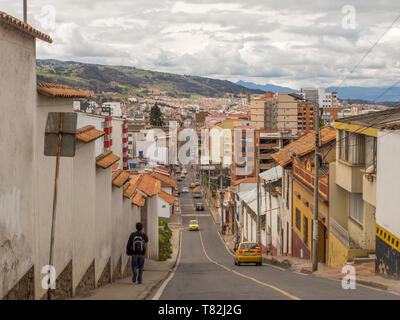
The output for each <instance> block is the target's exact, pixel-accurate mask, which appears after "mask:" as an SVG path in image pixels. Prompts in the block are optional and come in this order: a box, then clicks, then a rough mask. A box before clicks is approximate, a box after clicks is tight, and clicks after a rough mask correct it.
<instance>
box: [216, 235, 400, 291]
mask: <svg viewBox="0 0 400 320" xmlns="http://www.w3.org/2000/svg"><path fill="white" fill-rule="evenodd" d="M222 238H223V239H224V241H225V245H226V247H227V248H228V249H229V251H230V252H232V253H234V236H233V235H224V236H222ZM263 262H264V263H266V264H271V265H274V266H278V267H281V268H284V269H287V270H289V271H291V272H301V273H305V274H312V275H313V276H316V277H321V278H328V279H335V280H342V279H343V277H344V276H345V274H344V273H342V268H343V267H342V266H339V267H331V266H327V265H325V264H323V263H319V264H318V271H316V272H314V273H313V272H312V262H311V261H310V260H304V259H300V258H296V257H291V256H271V255H263ZM348 265H350V266H353V267H354V268H355V270H356V281H357V282H356V283H359V284H363V285H366V286H370V287H374V288H378V289H383V290H388V291H391V292H394V293H398V294H400V281H399V280H393V279H387V278H383V277H381V276H379V275H376V274H375V263H374V262H370V263H362V264H348Z"/></svg>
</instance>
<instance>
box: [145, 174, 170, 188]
mask: <svg viewBox="0 0 400 320" xmlns="http://www.w3.org/2000/svg"><path fill="white" fill-rule="evenodd" d="M151 176H152V177H153V178H154V179H157V180H159V181H161V186H162V187H171V188H175V187H176V181H175V180H173V179H171V178H169V177H167V176H166V175H164V174H161V173H158V172H153V173H152V174H151Z"/></svg>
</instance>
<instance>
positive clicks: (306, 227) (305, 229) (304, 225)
mask: <svg viewBox="0 0 400 320" xmlns="http://www.w3.org/2000/svg"><path fill="white" fill-rule="evenodd" d="M303 227H304V234H303V235H304V238H303V240H304V243H305V244H306V246H307V247H308V219H307V217H304V218H303Z"/></svg>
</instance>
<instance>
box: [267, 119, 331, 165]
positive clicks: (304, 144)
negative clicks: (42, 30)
mask: <svg viewBox="0 0 400 320" xmlns="http://www.w3.org/2000/svg"><path fill="white" fill-rule="evenodd" d="M320 132H321V133H320V139H321V140H320V141H321V146H322V145H324V144H326V143H328V142H331V141H333V140H335V139H336V130H335V129H333V128H331V127H328V126H325V127H323V128H322V129H321V131H320ZM314 150H315V132H314V131H313V132H310V133H307V134H305V135H304V136H302V137H300V138H299V139H298V140H296V141H294V142H292V143H290V144H288V145H287V146H286V147H284V148H282V149H281V150H280V151H278V152H276V153H274V154H272V155H271V157H272V158H273V159H274V160H275V161H276V162H278V163H279V165H280V166H281V167H284V166H286V165H287V164H289V163H291V162H292V160H293V156H294V155H297V156H298V157H301V156H303V155H306V154H307V153H310V152H312V151H314Z"/></svg>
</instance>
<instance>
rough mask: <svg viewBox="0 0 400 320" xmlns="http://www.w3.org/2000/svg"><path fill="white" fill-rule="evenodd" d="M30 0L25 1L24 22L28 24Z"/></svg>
mask: <svg viewBox="0 0 400 320" xmlns="http://www.w3.org/2000/svg"><path fill="white" fill-rule="evenodd" d="M27 2H28V0H24V22H25V23H28V3H27Z"/></svg>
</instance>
